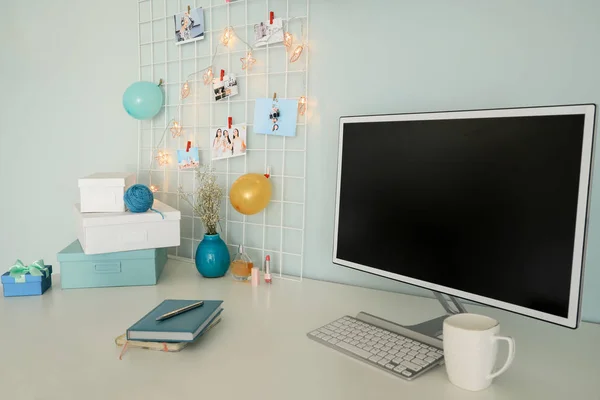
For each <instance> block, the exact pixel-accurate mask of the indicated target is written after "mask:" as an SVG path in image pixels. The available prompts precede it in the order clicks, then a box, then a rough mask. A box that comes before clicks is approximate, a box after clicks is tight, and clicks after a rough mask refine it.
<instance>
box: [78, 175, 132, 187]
mask: <svg viewBox="0 0 600 400" xmlns="http://www.w3.org/2000/svg"><path fill="white" fill-rule="evenodd" d="M134 181H135V174H132V173H130V172H96V173H95V174H92V175H89V176H86V177H85V178H80V179H79V187H86V186H121V187H124V186H127V185H128V184H129V183H130V182H134Z"/></svg>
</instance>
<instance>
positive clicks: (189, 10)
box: [188, 4, 192, 14]
mask: <svg viewBox="0 0 600 400" xmlns="http://www.w3.org/2000/svg"><path fill="white" fill-rule="evenodd" d="M191 11H192V9H191V7H190V5H189V4H188V14H189V13H190V12H191Z"/></svg>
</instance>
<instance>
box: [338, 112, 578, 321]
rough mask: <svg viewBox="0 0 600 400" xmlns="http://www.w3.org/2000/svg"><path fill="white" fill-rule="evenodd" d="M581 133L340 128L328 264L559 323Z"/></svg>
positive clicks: (485, 121)
mask: <svg viewBox="0 0 600 400" xmlns="http://www.w3.org/2000/svg"><path fill="white" fill-rule="evenodd" d="M583 125H584V115H553V116H529V117H501V118H500V117H498V118H476V119H446V120H419V121H394V122H361V123H345V124H344V126H343V147H342V153H341V163H342V166H341V177H340V188H339V190H340V197H339V205H338V207H339V208H338V213H339V214H338V237H337V253H336V254H335V255H336V256H337V258H339V259H342V260H347V261H350V262H353V263H357V264H361V265H365V266H369V267H372V268H377V269H380V270H384V271H388V272H392V273H395V274H400V275H404V276H406V277H411V278H415V279H420V280H423V281H426V282H430V283H433V284H438V285H443V286H446V287H449V288H453V289H456V290H461V291H465V292H469V293H473V294H476V295H480V296H484V297H488V298H492V299H496V300H500V301H504V302H508V303H512V304H515V305H519V306H522V307H527V308H530V309H533V310H538V311H541V312H545V313H549V314H553V315H557V316H561V317H567V314H568V305H569V293H570V284H571V272H572V263H573V251H574V241H575V239H574V238H575V226H576V214H577V201H578V192H579V175H580V168H581V157H582V142H583Z"/></svg>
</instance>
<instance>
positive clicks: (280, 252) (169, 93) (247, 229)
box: [138, 0, 310, 280]
mask: <svg viewBox="0 0 600 400" xmlns="http://www.w3.org/2000/svg"><path fill="white" fill-rule="evenodd" d="M188 5H189V6H191V7H193V8H197V7H202V8H203V10H204V23H205V34H204V39H203V40H199V41H196V42H190V43H184V44H181V45H176V42H175V23H174V18H173V16H174V15H175V14H177V13H180V12H182V11H184V10H185V9H187V6H188ZM270 12H274V14H275V18H282V19H283V22H284V29H285V30H287V31H289V32H291V33H292V34H293V36H294V44H293V45H292V49H293V48H295V46H297V45H298V44H300V43H302V42H303V43H307V42H308V33H309V24H308V22H309V21H308V14H309V0H247V1H244V0H238V1H235V0H233V1H232V2H230V3H226V2H225V0H191V1H189V2H187V1H181V0H142V1H139V2H138V39H139V65H140V73H139V78H140V80H143V81H151V82H158V81H159V80H160V79H163V81H164V86H163V87H164V92H165V105H164V107H163V109H162V110H161V112H160V113H159V114H158V115H157V116H156V117H154V118H153V119H151V120H147V121H140V123H139V128H138V150H139V151H138V182H140V183H144V184H148V185H150V184H154V185H156V186H158V188H159V190H158V192H157V193H155V197H156V198H157V199H159V200H161V201H163V202H165V203H167V204H169V205H171V206H173V207H175V208H177V209H179V210H181V214H182V219H181V245H180V246H179V247H178V248H173V249H170V250H169V254H170V255H171V256H175V257H178V258H183V259H192V258H193V257H194V255H195V254H194V253H195V249H196V247H197V246H198V243H199V242H200V240H202V238H203V236H204V228H203V226H202V223H201V221H200V219H199V218H196V217H194V216H193V213H192V210H191V208H190V207H189V205H188V204H187V203H186V202H185V201H183V200H181V199H179V198H178V195H177V189H178V187H182V188H183V190H185V191H187V192H191V191H194V190H195V189H196V185H197V182H196V179H195V175H194V171H192V170H183V171H180V170H178V167H177V162H176V160H177V149H184V148H185V144H186V143H187V141H191V142H192V144H193V146H195V147H198V148H199V150H200V163H201V164H207V163H210V164H211V165H212V167H214V168H215V170H216V172H217V177H218V181H219V183H220V184H221V186H223V187H224V188H226V196H225V198H224V199H223V203H222V205H221V235H222V236H223V238H224V239H225V240H226V242H227V245H228V246H229V248H230V252H232V253H234V252H235V251H236V250H237V246H238V245H239V244H243V245H244V247H245V249H246V251H247V253H248V254H249V256H250V257H251V258H252V260H253V261H254V262H256V263H259V264H262V260H264V258H265V256H266V255H267V254H269V255H270V256H271V268H272V272H273V273H274V274H275V276H279V277H282V278H285V277H287V278H290V279H298V280H302V274H303V265H304V242H305V239H304V230H305V220H306V206H305V203H306V148H307V129H308V125H307V115H308V114H309V112H310V109H309V110H308V111H309V112H307V113H306V115H304V116H299V117H298V125H297V130H296V136H295V137H283V136H271V135H261V134H255V133H254V132H253V118H254V102H255V101H254V99H256V98H261V97H262V98H264V97H267V98H271V97H273V93H275V92H276V93H277V97H278V98H279V99H288V98H289V99H298V98H300V96H308V94H307V87H308V62H309V57H308V56H309V55H308V49H306V48H305V50H304V52H303V54H302V56H301V58H300V59H299V60H298V61H297V62H295V63H289V58H290V53H291V51H290V52H287V51H286V48H285V47H284V46H283V44H282V43H277V44H273V45H267V46H265V47H259V48H254V49H252V52H253V56H254V58H256V60H257V62H256V64H254V66H253V67H252V69H251V70H250V71H249V70H247V69H246V70H243V69H242V63H241V61H240V58H242V57H245V55H246V53H247V51H248V50H249V47H248V46H247V45H246V44H244V43H243V42H244V41H245V42H247V43H253V42H254V25H255V24H257V23H260V22H265V21H268V19H269V13H270ZM227 26H231V27H233V29H234V31H235V33H236V36H237V37H236V38H234V40H233V43H231V44H230V45H229V47H224V46H222V45H219V43H220V38H221V35H222V33H223V30H224V29H225V27H227ZM240 39H241V40H240ZM213 58H214V61H213V62H212V68H213V71H214V72H215V75H216V76H218V75H219V71H220V70H221V69H223V70H225V73H226V74H232V73H233V74H235V75H236V76H237V82H238V91H239V94H238V95H236V96H232V97H229V98H227V99H226V100H220V101H218V102H216V101H215V100H214V94H213V90H212V85H209V86H205V85H204V82H203V78H202V72H201V73H198V74H196V75H194V76H193V77H191V78H190V79H189V80H188V82H189V85H190V88H191V93H190V95H189V96H188V97H187V98H185V99H183V100H182V99H181V95H180V91H181V86H182V85H183V83H184V82H185V81H186V79H187V78H188V76H189V75H190V74H192V73H195V72H198V71H201V70H203V69H205V68H206V67H208V66H210V65H211V60H213ZM228 117H232V118H233V124H234V125H235V124H241V123H246V124H247V140H246V142H247V150H246V155H245V156H241V157H234V158H229V159H225V160H216V161H214V162H213V161H211V140H212V136H213V133H214V132H215V130H216V129H217V128H219V127H224V126H226V125H227V120H228ZM265 117H266V116H265ZM173 119H175V120H177V121H178V122H179V123H180V124H181V125H182V127H183V133H182V134H181V136H180V137H176V138H173V137H172V136H171V134H170V132H168V130H167V133H166V136H165V139H164V140H163V141H162V144H160V148H157V145H158V144H159V143H161V138H162V137H163V135H165V130H166V129H167V128H168V127H169V126H170V122H171V121H172V120H173ZM158 150H160V151H162V152H165V153H167V154H168V155H169V156H170V159H171V162H170V163H169V164H168V165H166V166H159V165H158V163H157V162H156V161H155V160H154V157H155V156H156V152H157V151H158ZM267 167H270V172H271V178H270V180H271V184H272V187H273V195H272V199H271V202H270V204H269V206H268V207H267V208H266V209H265V210H263V211H261V212H260V213H258V214H255V215H251V216H244V215H241V214H239V213H238V212H237V211H235V210H234V209H233V207H232V206H231V204H230V202H229V188H230V186H231V184H232V183H233V182H234V181H235V180H236V179H237V178H238V177H240V176H241V175H243V174H245V173H248V172H255V173H265V172H266V170H267Z"/></svg>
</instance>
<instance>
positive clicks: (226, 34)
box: [221, 26, 234, 46]
mask: <svg viewBox="0 0 600 400" xmlns="http://www.w3.org/2000/svg"><path fill="white" fill-rule="evenodd" d="M233 35H234V33H233V28H232V27H230V26H228V27H227V28H225V30H224V31H223V35H222V36H221V43H223V46H229V43H230V42H231V40H232V39H233Z"/></svg>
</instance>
